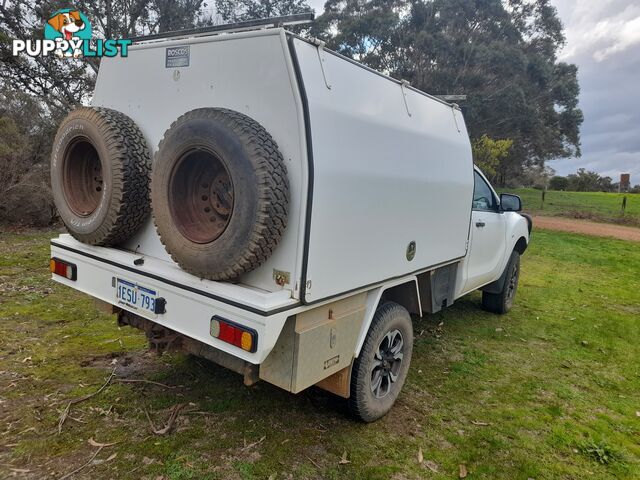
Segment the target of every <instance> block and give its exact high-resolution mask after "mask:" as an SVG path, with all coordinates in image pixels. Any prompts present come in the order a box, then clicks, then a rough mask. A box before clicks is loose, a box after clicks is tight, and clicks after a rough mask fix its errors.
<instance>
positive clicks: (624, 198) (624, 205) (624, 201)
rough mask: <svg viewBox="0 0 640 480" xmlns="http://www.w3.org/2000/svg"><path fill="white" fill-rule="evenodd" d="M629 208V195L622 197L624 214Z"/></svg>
mask: <svg viewBox="0 0 640 480" xmlns="http://www.w3.org/2000/svg"><path fill="white" fill-rule="evenodd" d="M626 209H627V196H626V195H625V196H624V197H622V215H624V212H625V210H626Z"/></svg>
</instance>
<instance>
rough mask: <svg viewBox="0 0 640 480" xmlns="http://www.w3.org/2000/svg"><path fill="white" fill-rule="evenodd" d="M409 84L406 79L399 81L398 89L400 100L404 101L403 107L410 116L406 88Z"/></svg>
mask: <svg viewBox="0 0 640 480" xmlns="http://www.w3.org/2000/svg"><path fill="white" fill-rule="evenodd" d="M410 86H411V84H410V83H409V82H408V81H407V80H401V81H400V91H401V92H402V100H403V101H404V107H405V108H406V109H407V115H409V116H411V110H409V102H408V101H407V89H408V88H409V87H410Z"/></svg>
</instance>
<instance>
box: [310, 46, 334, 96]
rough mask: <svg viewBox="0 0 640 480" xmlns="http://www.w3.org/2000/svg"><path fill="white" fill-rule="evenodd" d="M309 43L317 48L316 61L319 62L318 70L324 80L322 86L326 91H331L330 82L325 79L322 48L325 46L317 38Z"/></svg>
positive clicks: (324, 54) (325, 72)
mask: <svg viewBox="0 0 640 480" xmlns="http://www.w3.org/2000/svg"><path fill="white" fill-rule="evenodd" d="M311 43H313V44H314V45H315V46H316V47H317V48H316V49H317V51H318V61H319V62H320V70H322V76H323V78H324V84H325V85H326V87H327V89H329V90H331V82H329V78H328V77H327V71H326V69H325V65H324V63H325V56H326V53H325V51H324V47H325V45H326V43H325V42H323V41H322V40H320V39H318V38H313V39H312V40H311Z"/></svg>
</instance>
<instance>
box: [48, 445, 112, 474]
mask: <svg viewBox="0 0 640 480" xmlns="http://www.w3.org/2000/svg"><path fill="white" fill-rule="evenodd" d="M103 448H104V447H99V448H98V450H96V453H94V454H93V455H92V456H91V458H90V459H89V461H87V463H85V464H84V465H82V466H80V467H78V468H76V469H75V470H74V471H73V472H69V473H67V474H66V475H64V476H62V477H60V478H59V479H58V480H65V479H66V478H69V477H72V476H74V475H75V474H76V473H78V472H79V471H80V470H82V469H84V468H86V467H88V466H89V465H90V464H91V462H93V460H94V459H95V458H96V457H97V456H98V454H99V453H100V452H101V451H102V449H103Z"/></svg>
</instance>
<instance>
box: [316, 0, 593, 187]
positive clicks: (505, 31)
mask: <svg viewBox="0 0 640 480" xmlns="http://www.w3.org/2000/svg"><path fill="white" fill-rule="evenodd" d="M314 33H315V34H316V35H317V36H320V37H322V38H323V39H324V40H325V41H327V43H328V44H329V45H330V46H332V48H334V49H336V50H338V51H339V52H340V53H342V54H344V55H347V56H349V57H352V58H355V59H358V60H360V61H362V62H364V63H366V64H368V65H370V66H371V67H373V68H377V69H381V70H383V71H385V72H387V73H389V74H390V75H392V76H394V77H396V78H402V79H406V80H408V81H410V82H411V83H412V84H413V85H414V86H415V87H417V88H419V89H421V90H424V91H426V92H429V93H432V94H435V95H447V94H465V95H467V96H468V100H467V102H466V104H465V106H466V107H467V109H466V120H467V125H468V129H469V133H470V135H471V137H472V138H474V139H479V138H481V137H482V136H483V135H487V136H488V137H489V138H502V139H511V140H513V146H512V148H511V150H510V154H509V159H508V161H504V162H500V165H499V166H498V168H497V171H496V173H495V175H494V180H497V181H498V183H501V184H503V183H504V182H505V181H506V179H507V178H510V177H511V178H512V177H514V176H518V175H520V174H521V173H522V172H523V170H524V168H525V167H526V166H528V165H538V166H543V165H544V162H545V161H547V160H550V159H554V158H563V157H571V156H579V155H580V125H581V123H582V120H583V117H582V112H581V111H580V109H579V108H578V94H579V92H580V89H579V85H578V79H577V67H576V66H575V65H571V64H567V63H564V62H561V61H559V60H558V52H559V51H560V49H561V48H562V47H563V45H564V42H565V38H564V34H563V29H562V24H561V22H560V20H559V18H558V15H557V12H556V9H555V8H554V7H553V6H552V5H551V3H550V0H505V1H501V0H328V1H327V3H326V4H325V13H324V14H323V15H322V16H321V17H320V18H319V19H318V22H317V25H316V26H315V32H314Z"/></svg>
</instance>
